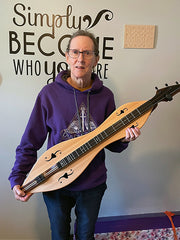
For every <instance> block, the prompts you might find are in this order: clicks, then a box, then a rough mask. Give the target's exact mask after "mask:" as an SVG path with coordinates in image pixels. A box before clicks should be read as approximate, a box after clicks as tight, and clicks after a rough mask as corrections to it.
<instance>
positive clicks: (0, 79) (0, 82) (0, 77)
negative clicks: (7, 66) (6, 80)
mask: <svg viewBox="0 0 180 240" xmlns="http://www.w3.org/2000/svg"><path fill="white" fill-rule="evenodd" d="M1 84H2V75H1V73H0V86H1Z"/></svg>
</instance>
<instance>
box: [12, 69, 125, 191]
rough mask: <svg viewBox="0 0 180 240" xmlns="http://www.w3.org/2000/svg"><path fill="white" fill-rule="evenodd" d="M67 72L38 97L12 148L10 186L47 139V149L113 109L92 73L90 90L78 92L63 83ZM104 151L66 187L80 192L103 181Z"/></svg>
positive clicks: (117, 146)
mask: <svg viewBox="0 0 180 240" xmlns="http://www.w3.org/2000/svg"><path fill="white" fill-rule="evenodd" d="M67 76H68V72H66V71H62V72H60V73H59V74H58V75H57V77H56V79H55V82H53V83H51V84H49V85H46V86H44V87H43V89H42V90H41V91H40V93H39V94H38V97H37V99H36V102H35V105H34V108H33V111H32V113H31V116H30V119H29V122H28V124H27V127H26V129H25V132H24V134H23V136H22V139H21V142H20V145H19V146H18V147H17V149H16V161H15V164H14V167H13V168H12V172H11V174H10V176H9V180H10V183H11V187H12V188H13V187H14V185H22V183H23V181H24V179H25V178H26V175H27V174H28V173H29V171H30V170H31V168H32V166H33V165H34V163H35V162H36V160H37V151H38V150H39V149H40V148H41V147H42V145H43V144H44V142H45V140H46V138H47V137H48V148H50V147H52V146H54V145H55V144H58V143H60V142H62V141H66V140H68V139H70V138H74V137H77V136H80V135H81V134H86V133H88V132H89V131H92V130H94V129H95V128H96V127H98V126H99V125H100V124H101V123H102V122H103V121H104V120H105V119H106V118H107V117H108V116H109V115H110V114H111V113H112V112H113V111H114V110H115V103H114V96H113V94H112V92H111V91H110V90H109V89H108V88H107V87H105V86H103V82H102V81H100V80H99V78H98V76H97V75H96V74H92V77H93V79H94V81H93V85H92V87H91V89H89V90H86V91H83V92H81V91H79V90H77V89H74V88H73V87H72V86H70V85H69V84H68V83H67V82H66V79H67ZM127 146H128V144H127V143H122V142H121V141H117V142H115V143H112V144H110V145H109V146H107V148H108V149H109V150H110V151H113V152H121V151H123V150H124V149H125V148H126V147H127ZM106 177H107V176H106V167H105V152H104V150H102V151H100V152H99V153H98V154H97V155H96V157H95V158H94V159H93V161H92V162H91V163H90V164H89V166H88V167H87V168H86V169H85V171H84V172H83V173H82V174H81V175H80V176H79V177H78V178H77V179H76V180H75V181H74V182H72V183H71V184H69V185H68V186H67V187H66V188H67V189H69V190H74V191H80V190H85V189H89V188H92V187H96V186H98V185H100V184H102V183H104V182H105V181H106Z"/></svg>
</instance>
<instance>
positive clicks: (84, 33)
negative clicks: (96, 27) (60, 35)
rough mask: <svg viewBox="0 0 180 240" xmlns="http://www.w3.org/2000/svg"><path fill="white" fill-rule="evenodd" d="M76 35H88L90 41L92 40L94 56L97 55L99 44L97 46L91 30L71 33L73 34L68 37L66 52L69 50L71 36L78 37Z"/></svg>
mask: <svg viewBox="0 0 180 240" xmlns="http://www.w3.org/2000/svg"><path fill="white" fill-rule="evenodd" d="M78 36H85V37H89V38H90V39H91V40H92V41H93V44H94V53H95V55H96V56H99V46H98V42H97V40H96V38H95V36H94V34H93V33H91V32H88V31H86V30H78V31H77V32H75V33H73V35H72V36H71V38H70V39H69V42H68V45H67V48H66V52H68V51H69V49H70V45H71V41H72V39H73V38H75V37H78Z"/></svg>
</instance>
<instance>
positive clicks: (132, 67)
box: [0, 0, 180, 240]
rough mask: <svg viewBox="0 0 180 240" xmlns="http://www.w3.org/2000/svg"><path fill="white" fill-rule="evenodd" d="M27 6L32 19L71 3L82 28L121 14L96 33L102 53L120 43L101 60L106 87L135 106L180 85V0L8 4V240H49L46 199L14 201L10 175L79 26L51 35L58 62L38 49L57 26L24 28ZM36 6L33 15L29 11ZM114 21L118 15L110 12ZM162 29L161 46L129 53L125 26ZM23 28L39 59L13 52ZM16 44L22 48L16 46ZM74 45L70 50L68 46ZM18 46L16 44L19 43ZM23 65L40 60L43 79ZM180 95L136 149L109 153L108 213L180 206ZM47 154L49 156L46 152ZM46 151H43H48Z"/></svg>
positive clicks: (1, 77) (0, 226)
mask: <svg viewBox="0 0 180 240" xmlns="http://www.w3.org/2000/svg"><path fill="white" fill-rule="evenodd" d="M17 3H23V5H24V6H25V7H26V9H25V10H24V11H23V10H22V9H21V7H19V8H18V11H20V12H21V14H22V13H23V14H24V16H26V20H27V16H28V13H31V18H32V17H33V13H35V12H36V13H38V12H39V13H42V14H43V13H47V14H48V15H49V17H50V16H51V15H52V14H60V15H65V14H66V11H67V6H68V5H71V6H72V13H71V16H70V17H69V21H70V22H69V24H72V22H71V21H72V16H75V17H76V21H77V22H76V24H78V20H79V19H80V16H81V24H82V28H85V27H86V26H87V22H83V20H82V19H83V16H85V15H89V16H91V18H92V21H94V19H95V17H96V16H97V14H98V13H99V12H100V11H101V10H103V9H107V10H110V11H111V12H112V13H113V18H112V20H110V21H106V20H105V17H104V15H103V16H102V18H101V19H100V21H99V22H98V24H97V25H96V26H94V27H93V28H91V29H90V30H91V31H92V32H94V33H95V34H96V36H99V38H100V48H101V50H102V41H103V38H104V37H110V38H113V39H114V40H113V41H108V42H107V46H108V47H112V48H113V50H107V51H106V55H108V56H112V57H113V59H112V60H107V59H102V54H101V61H100V63H101V64H102V65H103V66H104V64H108V65H107V66H108V71H107V79H104V84H105V85H106V86H108V87H110V88H111V89H112V91H113V92H114V94H115V99H116V105H117V107H119V106H120V105H122V104H125V103H127V102H132V101H139V100H148V99H150V98H151V97H153V96H154V94H155V89H154V87H155V86H158V87H159V88H162V87H164V84H165V83H168V84H169V85H171V84H174V83H175V81H180V79H179V75H180V65H179V64H180V47H179V43H180V30H179V23H180V15H179V9H180V1H179V0H171V1H169V0H158V1H157V0H151V1H147V0H136V1H134V0H126V1H123V0H119V1H116V0H111V1H107V0H103V1H102V0H100V1H95V0H94V1H89V2H87V1H83V0H79V1H78V4H77V3H75V1H72V0H71V1H64V0H63V1H57V0H51V1H47V2H44V1H43V2H42V1H35V0H32V1H15V0H12V1H6V0H1V8H0V16H1V17H0V18H1V21H0V26H1V28H0V29H1V38H0V41H1V44H0V53H1V54H0V58H1V65H0V112H1V118H0V119H1V120H0V122H1V124H0V136H1V138H0V153H1V159H0V160H1V168H0V173H1V181H0V192H1V196H0V211H1V212H0V213H1V214H0V239H33V240H35V239H43V240H46V239H47V240H48V239H50V237H49V234H50V233H49V222H48V218H47V213H46V209H45V206H44V203H43V201H42V197H41V194H36V195H34V196H33V197H32V199H31V200H30V201H29V202H28V203H25V204H23V203H20V202H17V201H15V200H14V197H13V194H12V192H11V190H10V185H9V182H8V181H7V178H8V176H9V173H10V171H11V168H12V165H13V163H14V159H15V148H16V146H17V145H18V144H19V141H20V138H21V135H22V133H23V131H24V128H25V126H26V123H27V120H28V117H29V114H30V112H31V109H32V106H33V104H34V101H35V98H36V96H37V93H38V92H39V91H40V89H41V88H42V87H43V86H44V85H45V84H46V81H47V79H48V78H49V77H48V76H47V74H45V73H44V70H43V64H44V62H45V61H47V62H48V64H49V71H50V70H51V69H50V66H51V64H52V62H53V61H55V62H56V63H59V62H63V61H64V58H63V57H62V56H61V55H60V53H58V50H57V43H58V40H59V38H60V37H61V36H63V35H65V34H71V33H72V32H74V29H70V28H68V27H67V22H66V21H65V18H63V22H62V26H61V28H59V29H55V39H51V38H46V39H44V40H43V42H42V48H43V49H44V51H47V52H51V51H52V50H54V51H55V54H54V55H53V56H51V57H46V56H43V55H42V54H41V53H40V52H39V50H38V47H37V41H38V39H39V37H40V36H41V35H42V34H44V33H51V29H50V28H49V27H46V26H44V27H41V26H29V25H28V24H27V23H26V24H25V25H24V26H21V27H18V26H16V25H15V24H14V23H13V17H15V18H16V23H18V24H21V23H22V22H23V21H24V18H22V16H21V17H20V15H17V14H16V13H15V12H14V6H15V5H16V4H17ZM28 7H31V10H28ZM109 16H110V15H109ZM125 24H140V25H143V24H145V25H156V39H155V48H154V49H124V48H123V37H124V35H123V34H124V32H123V29H124V25H125ZM10 31H15V32H16V33H17V34H18V40H19V41H20V43H21V46H22V44H23V39H22V36H23V33H24V32H31V33H33V35H29V36H28V38H27V39H28V41H29V42H34V45H29V46H28V47H27V50H28V51H30V52H35V55H25V54H24V53H23V51H22V50H23V49H21V51H20V52H19V53H17V54H10V52H9V38H8V35H9V32H10ZM14 44H15V43H14ZM65 45H66V41H64V42H63V45H62V47H63V48H65ZM13 47H14V49H15V47H16V45H13ZM13 59H15V60H16V61H17V60H18V59H21V60H23V59H24V60H29V61H30V60H32V63H33V64H35V63H36V61H40V63H41V64H42V69H41V74H40V75H39V76H36V74H34V73H33V75H32V76H31V75H27V74H26V73H24V74H23V75H16V74H15V71H14V66H13ZM179 103H180V94H179V95H176V96H175V97H174V101H172V102H170V103H161V104H159V107H158V108H157V109H156V110H155V112H154V113H153V114H152V115H151V116H150V118H149V119H148V121H147V123H146V124H145V127H144V128H143V129H142V136H141V137H140V138H139V139H138V140H137V141H136V142H134V143H132V144H130V146H129V148H128V150H127V151H125V152H123V153H122V154H115V153H109V152H107V161H106V163H107V167H108V190H107V192H106V194H105V196H104V199H103V202H102V206H101V210H100V216H113V215H128V214H141V213H152V212H163V211H166V210H170V211H178V210H179V209H180V202H179V199H180V189H179V184H178V183H179V181H180V161H179V160H180V144H179V135H180V130H179V129H180V127H179V123H180V109H179ZM44 150H45V147H44V149H43V150H42V151H41V152H43V151H44ZM41 152H40V153H39V154H41Z"/></svg>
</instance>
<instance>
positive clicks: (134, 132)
mask: <svg viewBox="0 0 180 240" xmlns="http://www.w3.org/2000/svg"><path fill="white" fill-rule="evenodd" d="M140 135H141V131H140V129H139V128H137V127H134V128H127V129H126V137H125V138H123V139H122V140H121V141H122V142H131V141H134V140H136V139H137V138H138V137H139V136H140Z"/></svg>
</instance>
